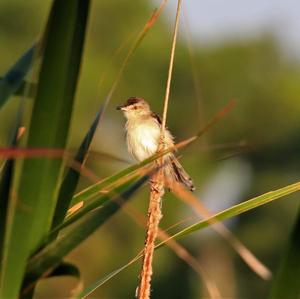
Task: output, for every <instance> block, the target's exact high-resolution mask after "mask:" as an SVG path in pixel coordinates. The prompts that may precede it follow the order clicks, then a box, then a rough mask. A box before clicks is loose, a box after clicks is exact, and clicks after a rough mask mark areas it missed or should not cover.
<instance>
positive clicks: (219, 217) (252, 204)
mask: <svg viewBox="0 0 300 299" xmlns="http://www.w3.org/2000/svg"><path fill="white" fill-rule="evenodd" d="M299 190H300V182H297V183H295V184H292V185H288V186H286V187H283V188H280V189H277V190H275V191H271V192H267V193H265V194H263V195H260V196H257V197H255V198H252V199H249V200H247V201H245V202H243V203H241V204H238V205H235V206H233V207H230V208H228V209H226V210H224V211H222V212H220V213H217V214H215V215H213V216H212V217H210V218H208V219H205V220H201V221H199V222H198V223H195V224H193V225H191V226H188V227H187V228H185V229H183V230H181V231H179V232H178V233H176V234H174V235H172V236H171V237H170V238H167V239H166V240H164V241H162V242H160V243H159V244H157V245H156V246H155V249H159V248H161V247H162V246H165V245H166V243H167V242H168V241H172V240H177V239H180V238H181V237H184V236H186V235H188V234H190V233H192V232H195V231H198V230H201V229H204V228H206V227H208V226H210V225H211V224H212V222H219V221H223V220H226V219H229V218H232V217H234V216H237V215H240V214H242V213H244V212H247V211H249V210H252V209H255V208H257V207H259V206H261V205H264V204H267V203H269V202H271V201H274V200H276V199H279V198H282V197H284V196H287V195H289V194H292V193H294V192H297V191H299ZM298 240H299V239H298ZM141 257H142V254H140V255H138V256H136V257H135V258H134V259H133V260H131V261H129V262H128V263H127V264H125V265H124V266H122V267H120V268H118V269H116V270H114V271H112V272H111V273H109V274H108V275H106V276H105V277H103V278H101V279H99V280H98V281H96V282H94V283H93V284H91V285H90V286H88V287H87V288H85V289H84V290H83V291H82V292H81V293H80V294H79V295H77V296H76V298H86V297H87V296H88V295H89V294H91V293H92V292H93V291H94V290H96V289H97V288H99V287H101V286H102V285H104V284H105V283H106V282H108V281H109V280H110V279H112V278H113V277H115V276H116V275H117V274H119V273H120V272H122V271H123V270H126V269H127V268H128V267H129V266H130V265H132V264H133V263H135V262H136V261H138V260H139V259H140V258H141ZM295 279H297V278H296V277H295ZM271 299H273V298H271Z"/></svg>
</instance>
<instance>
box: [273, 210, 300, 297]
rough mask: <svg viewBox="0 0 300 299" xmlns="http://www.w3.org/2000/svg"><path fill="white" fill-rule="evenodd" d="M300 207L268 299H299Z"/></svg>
mask: <svg viewBox="0 0 300 299" xmlns="http://www.w3.org/2000/svg"><path fill="white" fill-rule="evenodd" d="M299 278H300V206H299V209H298V217H297V221H296V223H295V226H294V229H293V232H292V234H291V237H290V244H289V247H288V248H287V250H286V253H285V255H284V257H283V260H282V262H281V265H280V268H279V271H278V275H277V277H276V279H275V280H274V282H273V285H272V288H271V294H270V296H269V298H270V299H277V298H284V299H299V298H300V283H299Z"/></svg>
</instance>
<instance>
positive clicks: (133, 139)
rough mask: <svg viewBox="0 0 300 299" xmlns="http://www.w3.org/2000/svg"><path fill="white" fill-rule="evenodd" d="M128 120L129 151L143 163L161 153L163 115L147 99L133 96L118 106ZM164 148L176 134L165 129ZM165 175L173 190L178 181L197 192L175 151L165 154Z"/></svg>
mask: <svg viewBox="0 0 300 299" xmlns="http://www.w3.org/2000/svg"><path fill="white" fill-rule="evenodd" d="M117 110H121V111H122V112H123V114H124V116H125V118H126V119H127V122H126V125H125V132H126V142H127V148H128V151H129V153H130V154H131V155H132V156H133V157H134V158H135V159H136V160H137V161H139V162H141V161H143V160H145V159H147V158H149V157H150V156H152V155H154V154H155V153H157V151H158V149H159V143H160V139H161V132H162V130H161V129H162V122H161V119H160V117H159V116H158V115H157V114H156V113H155V112H152V111H151V108H150V105H149V104H148V102H147V101H146V100H144V99H143V98H139V97H130V98H129V99H128V100H127V101H126V102H125V104H123V105H120V106H118V107H117ZM163 141H164V142H163V149H167V148H170V147H172V146H174V137H173V136H172V134H171V133H170V131H169V130H168V129H167V128H165V130H164V138H163ZM163 159H164V164H165V165H164V166H163V167H164V177H165V181H166V182H167V183H168V188H169V189H172V185H173V184H174V182H176V183H180V184H182V185H183V186H185V187H186V188H187V189H188V190H190V191H194V190H195V187H194V184H193V181H192V179H191V178H190V176H189V175H188V174H187V172H186V171H185V170H184V168H183V167H182V165H181V164H180V163H179V161H178V160H177V159H176V157H175V155H174V154H173V153H168V154H166V155H164V158H163Z"/></svg>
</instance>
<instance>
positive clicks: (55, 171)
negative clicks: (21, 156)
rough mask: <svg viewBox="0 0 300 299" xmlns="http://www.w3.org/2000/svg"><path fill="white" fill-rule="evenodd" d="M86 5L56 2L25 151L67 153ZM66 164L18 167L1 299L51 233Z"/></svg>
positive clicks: (12, 293) (10, 294)
mask: <svg viewBox="0 0 300 299" xmlns="http://www.w3.org/2000/svg"><path fill="white" fill-rule="evenodd" d="M88 8H89V1H88V0H74V1H60V0H55V1H54V3H53V6H52V10H51V13H50V17H49V21H48V26H47V32H46V34H45V40H44V42H43V49H44V53H43V60H42V65H41V70H40V74H39V81H38V87H37V95H36V99H35V101H34V106H33V112H32V117H31V123H30V127H29V132H28V140H27V148H37V147H44V148H64V147H65V145H66V141H67V137H68V131H69V124H70V119H71V115H72V108H73V101H74V94H75V88H76V84H77V79H78V75H79V68H80V62H81V56H82V49H83V42H84V36H85V28H86V22H87V14H88ZM62 166H63V163H62V159H60V158H58V159H48V158H30V159H26V160H24V161H23V163H22V164H21V165H20V171H21V173H20V177H18V178H16V182H17V185H16V187H15V190H14V194H15V195H14V199H13V201H11V202H10V204H9V219H8V222H7V230H6V236H5V250H4V258H3V263H2V264H1V267H2V268H1V284H0V298H17V297H18V293H19V290H20V287H21V283H22V280H23V275H24V272H25V268H26V261H27V258H28V257H29V255H30V254H31V253H32V252H33V251H34V250H35V249H36V246H37V244H39V242H40V241H41V240H42V238H43V237H44V236H45V235H46V233H47V231H48V230H49V229H50V227H51V221H52V217H53V213H54V209H55V204H56V200H57V195H58V194H57V191H58V188H57V186H58V183H59V181H60V179H61V174H62V170H63V169H62Z"/></svg>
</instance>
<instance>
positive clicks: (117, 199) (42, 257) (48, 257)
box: [26, 175, 149, 286]
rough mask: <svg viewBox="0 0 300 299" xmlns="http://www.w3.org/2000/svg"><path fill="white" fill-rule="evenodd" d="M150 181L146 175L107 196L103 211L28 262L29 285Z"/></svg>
mask: <svg viewBox="0 0 300 299" xmlns="http://www.w3.org/2000/svg"><path fill="white" fill-rule="evenodd" d="M148 179H149V177H148V176H147V175H145V176H143V177H142V178H141V179H139V180H138V181H136V182H135V183H134V184H132V182H126V183H124V184H123V185H122V186H120V187H119V188H117V190H113V191H111V192H110V193H108V194H107V195H106V196H107V198H108V199H109V201H108V202H107V203H106V204H105V205H104V206H103V207H101V208H99V209H96V210H94V211H93V212H92V213H89V214H88V215H86V216H85V217H84V218H83V219H81V221H79V223H78V224H77V225H75V226H74V227H73V228H72V229H70V231H68V232H66V234H64V235H63V236H62V237H61V238H58V239H57V240H54V241H53V242H52V243H50V244H49V245H48V246H46V247H44V248H43V249H42V250H41V251H40V252H38V253H37V254H35V255H34V256H33V257H32V258H31V260H30V261H29V264H28V267H27V272H26V273H27V275H26V285H27V286H28V285H32V284H34V283H35V281H36V280H37V279H38V278H39V277H41V276H43V275H44V274H45V273H46V272H47V271H49V270H51V269H53V268H54V267H55V266H57V265H58V264H59V263H60V262H61V260H62V258H63V257H64V256H66V255H67V254H68V253H69V252H70V251H71V250H73V249H74V248H75V247H76V246H78V244H80V243H81V242H82V241H84V240H85V239H86V238H87V237H88V236H89V235H90V234H92V233H93V232H94V231H95V230H96V229H97V228H98V227H99V226H101V225H102V224H103V223H104V222H105V221H107V220H108V219H109V218H110V217H111V216H112V215H114V214H115V213H116V212H118V211H119V210H120V208H121V207H122V206H123V204H124V203H126V201H128V200H129V199H130V198H131V197H132V195H133V194H134V193H135V192H136V191H137V190H138V189H139V188H140V187H141V186H142V185H143V184H144V183H145V182H146V181H147V180H148Z"/></svg>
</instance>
